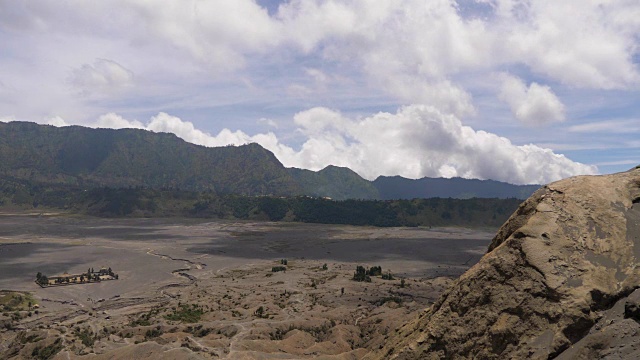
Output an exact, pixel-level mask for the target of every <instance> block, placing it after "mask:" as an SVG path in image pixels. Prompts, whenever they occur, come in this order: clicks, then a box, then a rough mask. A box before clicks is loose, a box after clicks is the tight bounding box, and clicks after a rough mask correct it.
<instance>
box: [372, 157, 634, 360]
mask: <svg viewBox="0 0 640 360" xmlns="http://www.w3.org/2000/svg"><path fill="white" fill-rule="evenodd" d="M639 262H640V168H636V169H633V170H630V171H628V172H625V173H619V174H613V175H606V176H584V177H575V178H570V179H566V180H562V181H559V182H556V183H553V184H550V185H548V186H545V187H543V188H541V189H540V190H538V191H537V192H535V193H534V194H533V195H532V196H531V197H530V198H529V199H528V200H526V201H525V202H524V203H523V204H522V205H521V206H520V207H519V209H518V210H517V211H516V212H515V213H514V214H513V215H512V216H511V217H510V218H509V220H508V221H507V222H506V223H505V224H504V225H503V226H502V228H501V229H500V230H499V231H498V233H497V234H496V236H495V238H494V239H493V241H492V243H491V245H490V247H489V252H488V253H487V254H486V255H485V256H484V257H483V258H482V260H481V261H480V262H479V263H478V264H476V265H475V266H474V267H472V268H471V269H470V270H469V271H467V272H466V273H465V274H464V275H462V276H461V277H460V279H458V280H457V281H456V282H455V283H454V285H453V286H452V287H451V288H449V289H448V290H447V291H446V292H445V293H444V294H443V295H442V297H441V298H440V299H439V300H438V301H437V302H436V303H435V304H434V305H433V306H432V307H431V308H430V309H428V310H426V311H425V312H424V313H423V314H422V315H421V316H420V318H418V319H416V320H415V321H413V322H412V323H410V324H407V325H405V326H404V327H403V328H401V329H399V330H398V331H397V332H396V333H395V334H393V335H391V336H390V337H389V339H388V341H387V345H386V346H385V347H384V348H383V349H381V350H380V351H379V352H377V353H376V354H374V355H372V356H371V358H381V359H382V358H384V359H387V358H394V359H441V358H445V359H446V358H451V359H453V358H455V359H460V358H468V359H471V358H474V359H509V358H522V359H524V358H532V359H550V358H555V357H558V356H561V355H562V354H563V353H564V352H567V351H568V350H570V351H575V350H576V349H577V348H580V349H582V350H581V351H582V352H581V353H579V354H578V353H577V352H576V353H574V354H573V355H575V357H584V358H592V356H596V357H598V356H600V357H602V356H605V357H606V354H609V353H610V352H607V351H609V350H607V346H608V345H606V343H605V342H603V341H604V340H603V339H594V337H593V336H595V335H597V334H601V333H604V332H606V331H605V330H607V328H608V327H609V326H613V325H616V324H619V323H620V322H618V323H615V322H613V323H609V322H606V323H603V322H602V320H603V319H604V318H607V316H609V317H612V316H613V317H615V316H617V317H618V318H619V319H622V320H624V322H625V324H627V325H625V326H627V327H626V328H625V329H626V331H627V332H628V333H629V334H633V331H634V327H638V323H637V321H636V320H635V316H636V315H635V314H636V310H634V306H636V307H637V303H633V301H635V300H633V299H632V298H633V297H630V295H631V294H632V293H633V292H634V290H635V289H636V288H638V287H640V268H638V267H637V264H638V263H639ZM634 296H636V295H634ZM636 297H638V296H636ZM627 302H629V305H628V306H625V304H626V303H627ZM625 308H626V312H627V318H626V319H625V316H624V313H625ZM614 313H615V314H617V315H612V314H614ZM607 314H609V315H607ZM622 320H621V321H622ZM596 328H598V330H597V331H596V330H595V329H596ZM638 330H639V331H638V333H640V329H638ZM607 331H613V332H611V334H615V331H616V330H611V329H609V330H607ZM630 336H631V335H630ZM639 336H640V335H639ZM636 340H637V339H636ZM574 344H575V345H576V346H575V347H573V348H572V346H573V345H574ZM615 346H619V344H617V345H615ZM630 351H631V350H630ZM631 353H632V352H630V354H631ZM567 354H568V352H567ZM625 354H626V353H625ZM573 355H572V357H573ZM618 355H620V354H618ZM623 355H624V354H623ZM566 356H567V355H566V354H565V357H566ZM621 356H622V355H621ZM625 356H627V355H624V356H623V357H625Z"/></svg>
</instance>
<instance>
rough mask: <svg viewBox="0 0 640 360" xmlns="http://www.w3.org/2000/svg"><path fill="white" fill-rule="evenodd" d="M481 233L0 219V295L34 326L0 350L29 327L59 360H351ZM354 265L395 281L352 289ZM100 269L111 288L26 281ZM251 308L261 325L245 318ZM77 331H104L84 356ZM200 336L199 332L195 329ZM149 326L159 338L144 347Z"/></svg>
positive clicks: (458, 268)
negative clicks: (12, 300)
mask: <svg viewBox="0 0 640 360" xmlns="http://www.w3.org/2000/svg"><path fill="white" fill-rule="evenodd" d="M492 235H493V233H492V232H490V231H478V230H469V229H458V228H440V229H427V228H374V227H355V226H339V225H318V224H299V223H269V222H239V221H223V220H213V221H212V220H203V219H101V218H89V217H73V216H68V215H59V216H37V215H16V214H13V215H10V214H5V215H0V289H7V290H19V291H28V292H31V293H32V294H33V295H34V297H35V298H36V301H38V303H39V305H40V311H39V313H38V314H36V315H34V316H32V315H28V316H27V314H26V312H23V314H22V315H23V316H24V317H23V318H22V319H21V320H18V321H15V322H14V323H13V326H14V328H15V329H16V331H13V332H12V331H9V332H0V352H2V351H5V352H13V353H15V354H17V352H18V351H19V352H20V354H22V355H24V354H27V355H28V354H30V353H31V352H32V351H33V349H34V347H35V346H36V344H29V343H28V344H26V345H25V344H24V343H23V342H22V340H20V338H19V337H18V334H19V332H20V331H23V330H27V331H36V332H37V334H39V335H38V336H41V338H43V339H44V340H41V341H40V342H39V343H38V344H39V345H37V346H45V345H46V344H49V343H52V342H53V341H54V339H57V338H62V339H63V344H64V345H63V350H62V352H61V353H60V354H59V356H58V357H59V358H77V357H83V356H89V354H91V353H94V354H99V355H100V356H104V358H105V359H106V358H138V357H140V356H142V355H141V354H143V353H144V354H147V355H148V356H149V358H158V357H171V356H174V355H175V354H179V356H178V355H176V356H177V357H176V358H180V359H182V358H184V359H187V358H192V355H193V356H196V355H197V356H196V357H195V358H200V357H204V358H212V357H213V358H216V357H225V358H229V359H236V358H238V359H244V358H256V359H259V358H274V357H281V358H295V359H297V358H304V357H310V358H315V357H317V355H326V356H339V357H338V358H361V357H362V356H364V354H366V353H367V352H368V351H369V350H371V349H378V348H380V347H381V346H383V344H384V342H385V341H386V340H385V339H386V338H387V336H388V335H387V334H388V333H389V332H391V331H393V330H394V329H395V328H397V327H398V326H400V325H401V324H403V323H404V322H406V321H409V320H410V319H411V318H413V317H415V316H417V314H419V313H420V312H421V311H423V310H424V309H425V308H427V307H428V306H429V305H430V304H431V303H432V302H433V301H435V299H437V297H438V296H439V295H440V294H441V293H442V291H443V290H444V289H445V288H446V287H447V286H448V285H449V284H450V282H451V281H452V280H451V278H454V277H457V276H459V275H460V274H462V273H463V272H464V271H466V270H467V269H468V268H469V267H471V266H472V265H474V264H475V263H476V262H478V260H479V259H480V257H481V256H482V255H483V254H484V253H485V251H486V248H487V245H488V244H489V242H490V240H491V238H492ZM280 259H287V260H288V266H287V271H286V272H277V273H273V272H272V271H271V270H272V267H273V266H276V265H279V264H280V262H279V261H280ZM323 264H327V265H328V269H327V270H323V269H322V265H323ZM357 265H363V266H366V267H370V266H376V265H380V266H381V267H382V269H383V272H384V273H387V271H391V273H392V274H393V275H394V277H395V279H393V280H382V279H381V278H380V277H374V278H373V279H372V282H369V283H358V282H355V281H352V280H351V278H352V276H353V272H354V271H355V268H356V266H357ZM103 266H104V267H111V268H112V269H113V270H114V272H116V273H117V274H118V275H119V280H113V281H104V282H101V283H92V284H81V285H68V286H58V287H47V288H40V287H39V286H38V285H36V284H35V283H34V280H35V275H36V273H37V272H39V271H40V272H42V273H44V274H45V275H47V276H54V275H60V274H62V273H64V272H67V273H70V274H73V273H82V272H86V271H87V269H88V268H91V267H93V268H94V269H98V268H100V267H103ZM403 279H404V280H403ZM405 280H406V286H405V283H404V281H405ZM180 304H189V305H191V306H200V307H202V308H203V309H205V310H206V311H205V313H204V314H203V315H202V318H201V319H200V320H199V321H198V324H197V325H193V326H192V325H189V324H188V323H182V322H180V321H175V320H170V319H169V315H170V314H171V312H172V311H174V310H175V309H178V308H180V306H181V305H180ZM258 308H264V311H265V313H266V314H267V315H266V316H265V317H260V316H256V311H257V309H258ZM153 311H155V313H154V312H153ZM143 314H152V315H151V316H152V317H151V319H150V324H146V325H145V324H142V325H140V324H136V323H134V320H135V319H138V318H140V316H142V315H143ZM0 321H5V322H6V321H10V320H9V318H8V315H7V316H5V317H4V318H0ZM80 328H83V329H87V331H92V332H93V333H94V334H98V333H99V334H101V335H100V336H99V337H97V339H96V343H95V344H94V345H93V346H90V347H87V346H84V345H83V344H82V342H81V341H80V340H79V337H78V335H77V331H73V332H72V331H69V329H80ZM107 328H108V329H109V332H108V333H106V332H105V331H106V330H104V329H107ZM201 328H202V329H209V330H207V333H196V332H195V330H194V329H201ZM45 329H46V330H45ZM101 329H102V330H101ZM152 329H155V330H154V331H159V332H160V335H159V336H158V337H154V338H149V336H150V335H148V334H149V331H151V330H152ZM279 331H280V333H278V332H279ZM125 334H128V335H125ZM278 334H280V335H278ZM96 336H98V335H96ZM22 347H24V348H22ZM171 354H174V355H171ZM147 355H145V356H147Z"/></svg>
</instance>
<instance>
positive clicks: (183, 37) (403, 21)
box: [0, 0, 640, 184]
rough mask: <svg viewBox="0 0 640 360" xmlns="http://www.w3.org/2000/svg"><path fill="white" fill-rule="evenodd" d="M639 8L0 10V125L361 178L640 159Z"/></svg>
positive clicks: (622, 164) (595, 170)
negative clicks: (264, 155) (240, 151)
mask: <svg viewBox="0 0 640 360" xmlns="http://www.w3.org/2000/svg"><path fill="white" fill-rule="evenodd" d="M639 39H640V2H638V1H637V0H563V1H550V0H546V1H543V0H522V1H515V0H457V1H455V0H289V1H278V0H233V1H230V0H165V1H162V2H158V1H149V0H112V1H80V0H77V1H68V0H48V1H43V0H29V1H15V0H0V121H4V122H8V121H32V122H37V123H41V124H49V125H54V126H69V125H82V126H89V127H103V128H142V129H147V130H151V131H155V132H171V133H175V134H176V135H177V136H179V137H181V138H183V139H184V140H186V141H188V142H192V143H195V144H199V145H204V146H225V145H241V144H245V143H249V142H256V143H258V144H260V145H262V146H263V147H265V148H267V149H268V150H270V151H272V152H273V153H274V154H275V155H276V157H277V158H278V159H279V160H280V161H281V162H282V163H283V164H284V165H285V166H287V167H299V168H307V169H311V170H320V169H322V168H324V167H326V166H328V165H337V166H346V167H349V168H351V169H353V170H354V171H356V172H357V173H359V174H360V175H361V176H363V177H365V178H367V179H370V180H373V179H375V178H376V177H378V176H380V175H386V176H393V175H401V176H404V177H408V178H421V177H425V176H429V177H454V176H459V177H465V178H479V179H493V180H499V181H506V182H510V183H515V184H533V183H535V184H541V183H548V182H552V181H555V180H559V179H562V178H566V177H569V176H574V175H581V174H606V173H612V172H618V171H624V170H627V169H630V168H632V167H634V166H636V165H638V164H640V91H639V90H640V67H639V63H640V46H639V45H640V43H639Z"/></svg>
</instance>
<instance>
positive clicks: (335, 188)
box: [289, 165, 379, 200]
mask: <svg viewBox="0 0 640 360" xmlns="http://www.w3.org/2000/svg"><path fill="white" fill-rule="evenodd" d="M289 170H290V173H291V176H293V178H294V179H295V180H296V181H297V182H298V184H300V186H301V187H302V188H303V189H304V191H305V195H310V196H317V197H330V198H332V199H337V200H341V199H378V198H379V194H378V190H377V189H376V188H375V186H374V185H373V184H372V183H371V182H370V181H367V180H365V179H363V178H362V177H360V175H358V174H356V173H355V172H354V171H353V170H351V169H349V168H345V167H338V166H333V165H330V166H327V167H326V168H324V169H322V170H320V171H318V172H315V171H311V170H304V169H296V168H291V169H289Z"/></svg>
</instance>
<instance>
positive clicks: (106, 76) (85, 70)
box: [69, 59, 133, 95]
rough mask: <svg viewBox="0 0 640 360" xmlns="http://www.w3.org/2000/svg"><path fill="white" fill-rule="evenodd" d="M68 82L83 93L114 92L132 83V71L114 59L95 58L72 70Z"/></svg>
mask: <svg viewBox="0 0 640 360" xmlns="http://www.w3.org/2000/svg"><path fill="white" fill-rule="evenodd" d="M69 82H70V84H71V85H72V86H73V87H74V88H75V89H77V91H78V92H79V93H81V94H83V95H91V94H95V93H103V94H104V93H115V92H117V91H119V90H121V89H123V88H126V87H130V86H132V85H133V72H131V71H130V70H128V69H126V68H125V67H124V66H122V65H120V64H118V63H117V62H115V61H112V60H107V59H96V60H95V61H94V62H93V64H84V65H82V66H81V67H80V68H78V69H75V70H73V71H72V72H71V76H70V78H69Z"/></svg>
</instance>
